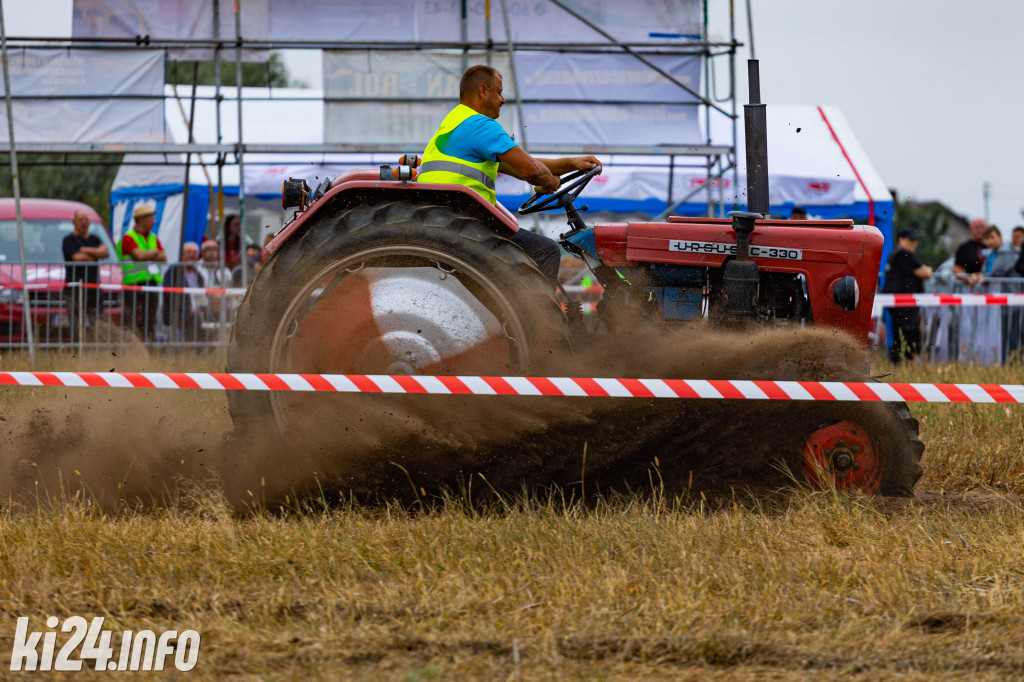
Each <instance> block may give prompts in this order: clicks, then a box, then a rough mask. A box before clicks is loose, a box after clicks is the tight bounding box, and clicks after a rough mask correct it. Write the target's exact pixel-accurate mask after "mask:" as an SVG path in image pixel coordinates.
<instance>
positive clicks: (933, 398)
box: [0, 372, 1024, 403]
mask: <svg viewBox="0 0 1024 682" xmlns="http://www.w3.org/2000/svg"><path fill="white" fill-rule="evenodd" d="M0 385H7V386H65V387H92V388H177V389H205V390H246V391H320V392H325V393H390V394H434V395H499V396H537V397H541V396H555V397H590V398H705V399H718V400H722V399H725V400H822V401H851V402H859V401H864V402H904V401H905V402H917V403H920V402H927V403H1024V385H1020V384H882V383H865V382H849V381H844V382H837V381H739V380H697V379H588V378H579V377H576V378H570V377H481V376H407V375H393V376H389V375H377V374H226V373H220V374H217V373H210V374H208V373H197V372H167V373H162V372H0Z"/></svg>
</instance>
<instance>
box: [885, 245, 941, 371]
mask: <svg viewBox="0 0 1024 682" xmlns="http://www.w3.org/2000/svg"><path fill="white" fill-rule="evenodd" d="M917 241H918V239H917V233H916V232H914V231H913V230H910V229H904V230H900V231H899V233H898V234H897V235H896V244H897V246H896V248H895V249H893V252H892V253H891V254H889V260H888V262H886V264H885V293H888V294H920V293H924V281H925V280H926V279H929V278H930V277H931V276H932V269H931V268H930V267H928V266H927V265H922V264H921V261H920V260H918V258H917V254H916V253H914V252H915V251H917ZM890 314H891V317H892V326H893V329H892V346H890V348H889V359H890V360H891V361H892V362H900V360H910V359H912V358H913V357H914V356H915V355H917V354H918V353H920V352H921V311H920V309H919V308H917V307H907V308H902V307H901V308H890Z"/></svg>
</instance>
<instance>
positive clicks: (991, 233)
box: [981, 225, 1003, 239]
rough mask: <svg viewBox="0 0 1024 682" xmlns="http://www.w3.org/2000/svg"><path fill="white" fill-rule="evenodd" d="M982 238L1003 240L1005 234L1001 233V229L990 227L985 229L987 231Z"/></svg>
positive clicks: (982, 234)
mask: <svg viewBox="0 0 1024 682" xmlns="http://www.w3.org/2000/svg"><path fill="white" fill-rule="evenodd" d="M981 236H982V237H999V238H1000V239H1002V238H1003V233H1002V232H1000V231H999V228H998V227H996V226H995V225H989V226H988V227H986V228H985V231H984V232H982V233H981Z"/></svg>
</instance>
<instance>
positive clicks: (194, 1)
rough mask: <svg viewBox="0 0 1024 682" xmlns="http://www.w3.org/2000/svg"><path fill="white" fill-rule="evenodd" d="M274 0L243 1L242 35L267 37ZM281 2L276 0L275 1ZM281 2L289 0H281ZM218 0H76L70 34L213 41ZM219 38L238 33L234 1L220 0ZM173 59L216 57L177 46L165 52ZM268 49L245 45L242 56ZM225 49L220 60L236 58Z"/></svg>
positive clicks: (258, 58)
mask: <svg viewBox="0 0 1024 682" xmlns="http://www.w3.org/2000/svg"><path fill="white" fill-rule="evenodd" d="M270 2H271V0H244V2H239V3H238V5H239V9H240V14H241V16H240V17H239V18H240V23H241V31H242V37H243V38H246V39H248V40H266V39H267V35H268V22H269V16H270V11H269V5H270ZM274 2H277V0H274ZM278 4H281V5H283V4H285V3H283V2H281V3H278ZM213 10H214V0H74V5H73V11H72V18H71V35H72V37H74V38H97V39H103V38H136V37H145V36H148V37H149V38H151V39H155V40H213V39H214V31H213V16H214V11H213ZM218 10H219V18H220V21H219V22H218V23H219V26H220V37H221V39H224V40H228V41H233V39H234V38H235V34H236V30H235V2H233V0H219V3H218ZM167 53H168V58H169V59H171V60H173V61H212V60H213V50H212V49H210V48H205V47H187V48H186V47H179V48H171V49H169V50H168V51H167ZM268 57H269V52H268V51H267V50H242V61H249V62H265V61H267V59H268ZM234 58H235V51H234V49H232V48H226V49H225V50H224V51H222V52H221V59H223V60H224V61H233V60H234Z"/></svg>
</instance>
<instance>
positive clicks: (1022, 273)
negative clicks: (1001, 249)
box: [1013, 232, 1024, 277]
mask: <svg viewBox="0 0 1024 682" xmlns="http://www.w3.org/2000/svg"><path fill="white" fill-rule="evenodd" d="M1016 236H1017V233H1016V232H1014V237H1016ZM1013 269H1014V270H1015V271H1016V273H1017V276H1019V277H1024V248H1022V249H1021V250H1020V253H1018V254H1017V265H1015V266H1014V268H1013Z"/></svg>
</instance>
